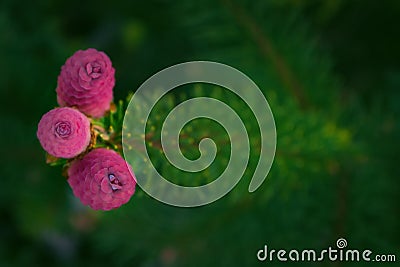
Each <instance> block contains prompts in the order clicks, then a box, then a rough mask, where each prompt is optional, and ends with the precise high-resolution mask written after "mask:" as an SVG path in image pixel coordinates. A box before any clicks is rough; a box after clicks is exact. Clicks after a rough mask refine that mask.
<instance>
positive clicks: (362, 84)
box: [0, 0, 400, 266]
mask: <svg viewBox="0 0 400 267" xmlns="http://www.w3.org/2000/svg"><path fill="white" fill-rule="evenodd" d="M399 28H400V2H399V1H396V0H393V1H389V0H382V1H370V0H368V1H361V0H348V1H345V0H310V1H307V0H270V1H247V0H243V1H239V0H222V1H209V0H206V1H166V0H158V1H101V0H98V1H77V0H71V1H49V0H48V1H43V0H39V1H13V0H3V1H1V3H0V33H1V36H0V71H1V72H0V73H1V74H0V88H1V89H0V92H1V93H0V94H1V95H0V99H1V103H2V105H1V111H0V121H1V133H0V140H1V144H2V154H1V169H0V170H1V176H0V177H1V180H0V181H1V182H0V266H258V265H264V264H265V265H267V264H268V265H270V266H275V265H278V266H281V265H285V264H286V265H290V266H291V265H292V263H279V262H276V261H275V262H272V263H265V262H264V263H260V262H258V261H257V258H256V253H257V251H258V250H259V249H261V248H262V247H263V246H264V244H267V245H268V246H269V247H271V248H275V249H280V248H285V249H292V248H295V249H302V248H314V249H316V250H322V249H325V248H327V247H328V246H335V242H336V240H337V239H338V238H340V237H344V238H346V239H347V241H348V247H349V248H357V249H370V250H372V251H373V252H374V254H378V253H380V254H396V256H397V264H398V262H399V260H400V253H399V250H400V230H399V229H400V223H399V218H400V205H399V203H400V189H399V188H400V180H399V178H400V175H399V174H400V172H399V158H400V157H399V156H398V153H399V148H400V141H399V140H400V122H399V119H398V118H399V113H400V90H399V89H400V49H399V47H400V32H399ZM88 47H94V48H97V49H99V50H103V51H105V52H106V53H107V54H108V55H109V56H110V58H111V59H112V61H113V64H114V67H115V68H116V79H117V84H116V87H115V99H116V100H118V99H122V98H124V97H125V96H126V95H127V94H128V92H130V91H134V90H135V89H136V88H137V87H138V86H139V85H140V84H141V83H142V82H144V81H145V80H146V79H147V78H148V77H150V76H151V75H152V74H154V73H156V72H157V71H159V70H161V69H163V68H165V67H167V66H171V65H173V64H176V63H180V62H184V61H191V60H213V61H219V62H222V63H225V64H228V65H231V66H233V67H235V68H238V69H240V70H241V71H243V72H244V73H246V74H247V75H248V76H249V77H250V78H252V79H253V80H254V81H255V82H256V83H257V84H258V86H259V87H260V88H261V89H262V90H263V92H264V94H265V95H266V97H267V99H268V101H269V103H270V106H271V108H272V111H273V113H274V116H275V120H276V126H277V133H278V142H277V153H276V158H275V162H274V164H273V167H272V169H271V172H270V174H269V176H268V179H267V180H266V182H265V183H264V184H263V185H262V187H261V188H260V189H258V191H256V192H255V193H253V194H248V193H247V192H246V188H247V186H248V183H249V179H246V177H247V178H249V177H250V176H246V177H244V179H242V181H241V182H240V183H239V185H238V186H237V188H235V189H234V190H233V191H232V192H231V193H230V194H228V195H227V196H226V197H224V198H223V199H221V200H219V201H218V202H215V203H213V204H211V205H208V206H205V207H200V208H193V209H183V208H175V207H170V206H166V205H164V204H162V203H160V202H157V201H155V200H153V199H151V198H150V197H148V196H146V195H145V194H143V192H141V190H140V189H138V192H137V194H135V195H134V197H133V198H132V199H131V201H130V202H129V203H128V204H127V205H124V206H123V207H121V208H120V209H118V210H115V211H110V212H96V211H92V210H90V209H88V208H85V207H83V206H81V205H80V204H79V202H78V201H77V200H76V199H75V198H74V197H73V195H72V192H71V190H70V188H69V187H68V184H67V183H66V181H65V178H64V177H63V176H61V169H60V168H58V167H54V168H51V167H49V166H47V165H46V164H45V155H44V152H43V150H42V149H41V147H40V144H39V142H38V141H37V139H36V127H37V123H38V121H39V119H40V117H41V116H42V114H44V113H45V112H47V111H48V110H49V109H51V108H53V107H55V106H56V104H57V103H56V94H55V87H56V81H57V80H56V79H57V75H58V73H59V71H60V67H61V65H62V64H63V63H64V62H65V60H66V58H68V57H69V56H71V55H72V54H73V53H74V52H75V51H76V50H78V49H86V48H88ZM183 97H184V94H183ZM225 100H226V101H227V103H229V99H225ZM255 134H256V133H255ZM253 156H254V155H253ZM249 174H251V170H249ZM309 265H310V263H307V262H306V263H297V264H295V266H309ZM314 265H316V266H364V265H365V266H376V265H375V264H374V263H364V262H359V263H346V262H327V261H325V262H319V263H315V264H314ZM385 265H386V266H398V265H396V263H394V264H393V263H392V264H389V263H386V264H385Z"/></svg>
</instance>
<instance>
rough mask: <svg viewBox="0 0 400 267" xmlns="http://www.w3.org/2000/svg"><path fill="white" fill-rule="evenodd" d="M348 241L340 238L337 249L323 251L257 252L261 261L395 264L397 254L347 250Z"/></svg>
mask: <svg viewBox="0 0 400 267" xmlns="http://www.w3.org/2000/svg"><path fill="white" fill-rule="evenodd" d="M346 247H347V240H346V239H344V238H339V239H338V240H337V241H336V247H333V248H332V247H328V248H327V249H323V250H315V249H303V250H297V249H291V250H286V249H279V250H276V249H269V248H268V246H267V245H264V248H262V249H260V250H259V251H258V252H257V259H258V260H259V261H282V262H285V261H309V262H316V261H366V262H368V261H371V262H395V261H396V255H395V254H374V253H373V252H372V251H371V250H369V249H365V250H358V249H346Z"/></svg>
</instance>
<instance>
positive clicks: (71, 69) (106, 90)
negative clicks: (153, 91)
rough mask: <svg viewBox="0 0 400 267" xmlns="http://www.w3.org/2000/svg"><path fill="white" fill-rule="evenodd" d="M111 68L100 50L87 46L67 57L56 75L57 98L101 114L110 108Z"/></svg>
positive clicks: (90, 112)
mask: <svg viewBox="0 0 400 267" xmlns="http://www.w3.org/2000/svg"><path fill="white" fill-rule="evenodd" d="M114 75H115V70H114V68H113V67H112V63H111V60H110V58H109V57H108V56H107V55H106V54H105V53H103V52H100V51H97V50H96V49H93V48H89V49H87V50H79V51H77V52H75V54H73V55H72V56H71V57H70V58H68V59H67V61H66V62H65V65H64V66H62V67H61V73H60V75H59V76H58V84H57V89H56V92H57V101H58V104H59V105H60V106H69V107H72V106H74V107H76V108H78V109H79V110H80V111H82V112H83V113H85V114H87V115H89V116H92V117H97V118H98V117H102V116H103V115H104V113H105V112H106V111H107V110H109V109H110V103H111V101H112V99H113V88H114V84H115V77H114Z"/></svg>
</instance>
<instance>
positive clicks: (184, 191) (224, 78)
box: [122, 61, 276, 207]
mask: <svg viewBox="0 0 400 267" xmlns="http://www.w3.org/2000/svg"><path fill="white" fill-rule="evenodd" d="M191 83H207V84H212V85H217V86H220V87H223V88H224V89H226V90H230V91H231V92H233V93H234V94H236V95H237V96H239V97H240V98H241V99H242V100H243V101H244V102H245V103H246V105H247V106H248V107H249V108H250V109H251V111H252V113H253V115H254V117H255V118H256V120H257V124H258V127H259V130H260V139H261V141H260V154H259V159H258V164H257V166H256V168H255V170H254V174H253V177H252V179H251V181H250V184H249V187H248V191H249V192H250V193H251V192H254V191H255V190H257V188H259V187H260V185H261V184H262V183H263V181H264V180H265V179H266V177H267V175H268V172H269V170H270V168H271V165H272V162H273V159H274V156H275V148H276V129H275V122H274V118H273V115H272V111H271V109H270V107H269V104H268V101H267V99H266V98H265V96H264V94H263V93H262V92H261V90H260V89H259V88H258V87H257V85H256V84H255V83H254V82H253V81H252V80H251V79H250V78H249V77H248V76H246V75H245V74H244V73H242V72H240V71H239V70H237V69H235V68H233V67H230V66H228V65H224V64H221V63H217V62H209V61H193V62H186V63H182V64H178V65H174V66H172V67H169V68H166V69H164V70H162V71H160V72H158V73H156V74H155V75H153V76H152V77H150V78H149V79H148V80H146V81H145V82H144V83H143V84H142V85H141V86H140V87H139V88H138V90H137V91H136V92H135V94H134V95H133V97H132V99H131V101H130V103H129V105H128V108H127V110H126V113H125V117H124V124H123V131H122V136H123V150H124V156H125V159H126V161H127V162H128V163H130V164H131V165H132V166H141V167H140V168H139V169H143V167H144V166H145V167H148V168H147V169H146V170H147V172H146V175H140V173H137V175H136V179H137V183H138V184H139V186H140V187H141V188H142V189H143V191H144V192H146V193H147V194H149V195H150V196H152V197H153V198H155V199H157V200H159V201H161V202H163V203H166V204H169V205H173V206H178V207H197V206H202V205H206V204H209V203H212V202H214V201H216V200H218V199H219V198H221V197H223V196H224V195H226V194H227V193H229V191H231V190H232V189H233V188H234V187H235V185H236V184H237V183H238V182H239V180H240V179H241V178H242V176H243V174H244V172H245V170H246V168H247V164H248V162H249V157H250V144H249V136H248V132H247V131H246V127H245V124H244V122H243V121H242V120H241V118H240V116H239V115H240V114H237V113H236V112H235V110H233V109H232V108H231V107H230V106H229V104H226V103H224V102H221V101H219V100H217V99H214V98H209V97H195V98H191V99H188V100H186V101H184V102H183V103H180V104H179V105H177V106H176V107H174V109H173V110H172V111H171V112H170V113H169V114H168V116H167V117H166V119H165V121H164V123H163V125H160V126H159V127H161V128H160V129H161V145H162V149H163V153H164V155H165V156H166V158H167V159H168V161H169V162H170V163H171V164H172V165H173V166H174V167H175V168H178V169H179V170H182V171H187V172H200V171H202V170H204V169H206V168H207V167H208V166H210V164H211V163H212V162H213V161H214V160H215V156H216V153H217V152H216V151H217V146H216V144H215V142H214V141H213V139H212V137H211V138H204V139H202V140H201V141H200V143H199V147H198V148H199V151H200V157H199V158H198V159H196V160H190V159H188V158H186V157H185V156H184V155H183V154H182V151H181V150H180V147H179V133H180V131H181V130H182V128H183V127H184V126H185V125H186V124H187V123H188V122H190V121H191V120H194V119H198V118H207V119H210V120H213V121H215V122H217V123H218V124H220V125H221V126H222V127H224V129H225V130H226V132H227V133H228V136H229V139H230V146H231V154H230V159H229V162H228V164H227V166H226V168H225V170H224V171H223V173H222V174H221V175H220V176H219V177H218V178H217V179H215V180H214V181H212V182H210V183H208V184H205V185H201V186H195V187H186V186H180V185H177V184H174V183H171V182H170V181H168V180H167V179H165V178H164V177H163V176H162V175H161V174H160V173H159V172H158V171H157V170H156V168H155V167H154V166H153V164H152V162H151V159H150V156H149V155H148V152H147V148H146V140H145V138H143V136H145V133H146V122H147V121H148V119H149V116H150V113H151V111H152V109H153V107H154V106H155V105H156V104H157V102H158V101H159V100H160V99H161V98H162V97H163V96H164V95H165V94H167V93H168V92H169V91H171V90H173V89H174V88H176V87H178V86H181V85H185V84H191ZM233 136H235V138H236V140H240V141H236V142H233V141H232V137H233ZM138 137H139V138H138ZM134 138H137V140H139V142H136V143H135V145H136V147H135V149H130V148H129V145H127V144H130V143H132V142H134ZM171 140H175V141H174V142H171ZM137 151H144V153H142V154H140V155H138V154H137ZM205 152H207V153H205Z"/></svg>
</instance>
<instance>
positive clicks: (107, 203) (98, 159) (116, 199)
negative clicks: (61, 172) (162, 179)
mask: <svg viewBox="0 0 400 267" xmlns="http://www.w3.org/2000/svg"><path fill="white" fill-rule="evenodd" d="M68 183H69V185H70V186H71V188H72V191H73V193H74V195H75V196H76V197H78V198H79V199H80V200H81V202H82V203H83V204H84V205H89V206H90V207H91V208H92V209H95V210H111V209H115V208H118V207H120V206H121V205H122V204H125V203H127V202H128V201H129V199H130V198H131V196H132V195H133V194H134V193H135V187H136V180H135V176H134V173H133V171H131V169H130V167H129V165H128V164H127V162H126V161H125V160H124V159H123V158H122V157H121V156H120V155H119V154H118V153H117V152H115V151H113V150H108V149H105V148H97V149H94V150H92V151H90V152H89V153H88V154H86V155H85V156H84V157H83V159H81V160H75V161H74V162H73V163H72V164H71V166H70V167H69V169H68Z"/></svg>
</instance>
